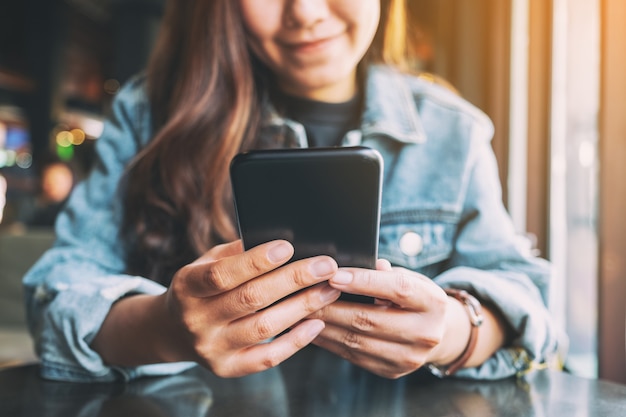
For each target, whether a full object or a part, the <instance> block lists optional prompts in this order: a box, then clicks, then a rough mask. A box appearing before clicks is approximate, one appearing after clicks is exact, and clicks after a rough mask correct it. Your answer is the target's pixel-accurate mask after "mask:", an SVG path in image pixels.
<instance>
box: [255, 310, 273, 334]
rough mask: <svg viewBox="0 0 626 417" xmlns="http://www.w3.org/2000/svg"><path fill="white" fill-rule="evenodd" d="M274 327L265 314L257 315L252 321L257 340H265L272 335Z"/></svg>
mask: <svg viewBox="0 0 626 417" xmlns="http://www.w3.org/2000/svg"><path fill="white" fill-rule="evenodd" d="M275 331H276V329H275V327H274V325H273V324H272V322H271V321H270V320H269V319H268V318H267V316H265V315H261V316H260V317H258V318H257V319H256V321H255V323H254V332H255V334H256V336H257V339H258V340H265V339H268V338H270V337H272V336H274V333H275Z"/></svg>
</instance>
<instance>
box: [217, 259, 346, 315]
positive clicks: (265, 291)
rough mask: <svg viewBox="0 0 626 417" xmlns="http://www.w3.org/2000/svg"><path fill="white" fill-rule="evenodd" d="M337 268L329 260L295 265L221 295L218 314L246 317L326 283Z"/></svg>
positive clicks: (311, 260)
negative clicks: (306, 289)
mask: <svg viewBox="0 0 626 417" xmlns="http://www.w3.org/2000/svg"><path fill="white" fill-rule="evenodd" d="M337 268H338V267H337V262H335V260H334V259H332V258H331V257H329V256H316V257H314V258H307V259H302V260H299V261H296V262H293V263H291V264H289V265H285V266H283V267H281V268H278V269H275V270H273V271H271V272H268V273H267V274H265V275H263V276H261V277H259V278H258V279H255V280H251V281H249V282H246V283H245V284H243V285H241V286H239V287H238V288H236V289H234V290H232V291H229V292H227V293H224V294H221V295H220V298H219V301H220V303H219V310H216V311H217V313H218V315H219V317H221V318H224V319H230V320H232V319H233V318H239V317H244V316H246V315H248V314H251V313H254V312H256V311H259V310H262V309H264V308H266V307H268V306H270V305H272V304H274V303H276V302H277V301H279V300H282V299H284V298H285V297H287V296H289V295H292V294H294V293H296V292H298V291H301V290H302V289H304V288H308V287H311V286H313V285H316V284H319V283H320V282H323V281H327V280H328V279H329V278H331V277H332V276H333V275H334V274H335V272H336V271H337Z"/></svg>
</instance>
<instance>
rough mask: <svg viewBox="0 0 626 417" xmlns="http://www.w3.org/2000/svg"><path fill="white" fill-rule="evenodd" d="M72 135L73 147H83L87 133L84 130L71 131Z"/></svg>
mask: <svg viewBox="0 0 626 417" xmlns="http://www.w3.org/2000/svg"><path fill="white" fill-rule="evenodd" d="M70 134H71V135H72V139H71V140H72V144H73V145H77V146H78V145H82V144H83V142H85V132H84V131H83V130H82V129H72V130H71V131H70Z"/></svg>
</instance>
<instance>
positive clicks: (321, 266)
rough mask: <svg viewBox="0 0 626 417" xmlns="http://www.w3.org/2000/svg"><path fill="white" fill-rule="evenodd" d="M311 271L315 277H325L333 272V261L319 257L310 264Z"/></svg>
mask: <svg viewBox="0 0 626 417" xmlns="http://www.w3.org/2000/svg"><path fill="white" fill-rule="evenodd" d="M311 272H313V275H315V276H316V277H320V278H321V277H325V276H326V275H330V274H332V273H333V272H335V263H334V262H333V261H331V260H330V259H321V260H319V261H316V262H314V263H313V265H311Z"/></svg>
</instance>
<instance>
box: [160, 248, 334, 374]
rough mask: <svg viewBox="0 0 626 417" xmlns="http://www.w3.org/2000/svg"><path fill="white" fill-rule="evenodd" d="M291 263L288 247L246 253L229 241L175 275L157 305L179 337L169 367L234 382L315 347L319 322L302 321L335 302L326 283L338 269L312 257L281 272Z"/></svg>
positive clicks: (322, 258)
mask: <svg viewBox="0 0 626 417" xmlns="http://www.w3.org/2000/svg"><path fill="white" fill-rule="evenodd" d="M292 256H293V247H292V246H291V244H289V243H288V242H286V241H273V242H269V243H265V244H262V245H259V246H257V247H255V248H252V249H250V250H248V251H245V252H244V251H243V249H242V244H241V241H235V242H232V243H228V244H224V245H220V246H216V247H215V248H213V249H211V250H209V251H208V252H207V253H206V254H205V255H203V256H202V257H200V258H199V259H197V260H196V261H195V262H193V263H191V264H189V265H187V266H185V267H183V268H181V269H180V270H179V271H178V272H177V273H176V275H175V276H174V278H173V280H172V284H171V285H170V288H169V289H168V291H167V292H166V293H165V294H164V295H163V298H162V300H164V301H165V308H166V312H167V315H166V317H168V319H169V320H168V321H170V325H171V326H170V327H169V329H170V331H172V332H174V334H176V333H178V334H179V337H176V339H178V340H176V341H175V344H172V350H170V354H171V359H172V360H193V361H195V362H198V363H200V364H201V365H203V366H205V367H207V368H209V369H210V370H211V371H213V372H214V373H215V374H217V375H219V376H223V377H236V376H242V375H246V374H250V373H255V372H259V371H262V370H265V369H268V368H271V367H273V366H276V365H278V364H279V363H281V362H282V361H284V360H285V359H287V358H288V357H290V356H291V355H293V354H294V353H296V352H297V351H298V350H300V349H302V348H303V347H304V346H306V345H308V344H309V343H310V342H311V341H313V339H315V338H316V336H317V335H318V334H319V333H320V332H321V331H322V330H323V328H324V322H322V321H321V320H319V319H306V317H307V316H309V315H311V314H312V313H314V312H316V311H317V310H319V309H321V308H323V307H324V306H326V305H328V304H331V303H332V302H334V301H335V300H337V299H338V298H339V295H340V291H338V290H336V289H333V288H332V287H330V286H329V285H328V283H327V282H326V281H327V280H328V279H329V278H331V277H332V276H333V275H334V274H335V273H336V272H337V263H336V262H335V261H334V260H333V259H332V258H330V257H327V256H318V257H314V258H309V259H303V260H300V261H296V262H293V263H290V264H288V265H284V264H285V263H286V262H287V261H288V260H289V259H290V258H291V257H292ZM283 265H284V266H283ZM288 295H291V296H290V297H287V298H284V297H286V296H288ZM283 298H284V299H283ZM287 329H290V331H289V332H287V333H285V334H282V335H280V334H281V333H282V332H283V331H285V330H287ZM278 335H280V336H279V337H278V338H275V339H273V340H271V341H269V342H268V339H271V338H273V337H275V336H278Z"/></svg>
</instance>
